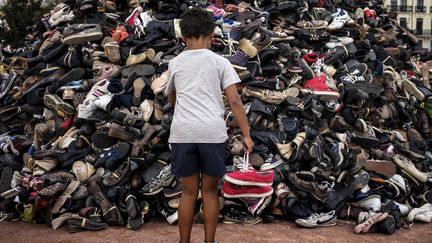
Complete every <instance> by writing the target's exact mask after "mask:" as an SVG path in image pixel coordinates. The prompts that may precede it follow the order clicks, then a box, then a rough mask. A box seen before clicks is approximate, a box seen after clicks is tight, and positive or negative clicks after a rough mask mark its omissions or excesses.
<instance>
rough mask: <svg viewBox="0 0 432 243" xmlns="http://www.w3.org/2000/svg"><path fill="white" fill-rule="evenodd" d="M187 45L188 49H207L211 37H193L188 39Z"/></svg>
mask: <svg viewBox="0 0 432 243" xmlns="http://www.w3.org/2000/svg"><path fill="white" fill-rule="evenodd" d="M185 41H186V45H187V48H188V50H199V49H207V48H208V47H209V44H210V38H209V37H200V38H193V39H186V40H185Z"/></svg>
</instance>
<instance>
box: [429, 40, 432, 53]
mask: <svg viewBox="0 0 432 243" xmlns="http://www.w3.org/2000/svg"><path fill="white" fill-rule="evenodd" d="M429 51H432V41H431V42H430V46H429Z"/></svg>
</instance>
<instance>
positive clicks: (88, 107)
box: [77, 99, 97, 119]
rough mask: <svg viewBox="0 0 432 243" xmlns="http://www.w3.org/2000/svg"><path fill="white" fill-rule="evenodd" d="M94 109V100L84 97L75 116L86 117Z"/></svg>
mask: <svg viewBox="0 0 432 243" xmlns="http://www.w3.org/2000/svg"><path fill="white" fill-rule="evenodd" d="M96 109H97V106H96V104H95V101H94V100H92V99H86V100H84V102H83V103H82V104H79V105H78V114H77V116H78V118H81V119H87V118H89V117H90V116H91V115H92V114H93V111H95V110H96Z"/></svg>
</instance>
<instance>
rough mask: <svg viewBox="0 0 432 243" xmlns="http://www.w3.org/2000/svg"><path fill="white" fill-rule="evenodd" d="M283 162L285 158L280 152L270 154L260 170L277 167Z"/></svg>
mask: <svg viewBox="0 0 432 243" xmlns="http://www.w3.org/2000/svg"><path fill="white" fill-rule="evenodd" d="M283 162H284V160H283V159H282V158H281V157H280V155H279V154H276V155H273V154H270V156H269V157H268V158H267V159H266V160H265V161H264V164H263V165H261V167H260V170H271V169H273V168H276V167H277V166H279V165H280V164H282V163H283Z"/></svg>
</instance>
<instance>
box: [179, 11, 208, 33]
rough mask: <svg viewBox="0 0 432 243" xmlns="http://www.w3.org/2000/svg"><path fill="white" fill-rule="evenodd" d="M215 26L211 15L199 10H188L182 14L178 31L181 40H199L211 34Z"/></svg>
mask: <svg viewBox="0 0 432 243" xmlns="http://www.w3.org/2000/svg"><path fill="white" fill-rule="evenodd" d="M215 27H216V24H215V23H214V20H213V15H212V14H211V13H210V12H208V11H206V10H202V9H200V8H193V9H189V10H187V11H186V12H184V13H183V15H182V19H181V21H180V30H181V33H182V36H183V38H200V37H201V36H209V35H211V34H212V33H213V31H214V28H215Z"/></svg>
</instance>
